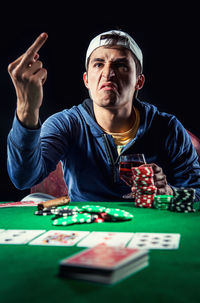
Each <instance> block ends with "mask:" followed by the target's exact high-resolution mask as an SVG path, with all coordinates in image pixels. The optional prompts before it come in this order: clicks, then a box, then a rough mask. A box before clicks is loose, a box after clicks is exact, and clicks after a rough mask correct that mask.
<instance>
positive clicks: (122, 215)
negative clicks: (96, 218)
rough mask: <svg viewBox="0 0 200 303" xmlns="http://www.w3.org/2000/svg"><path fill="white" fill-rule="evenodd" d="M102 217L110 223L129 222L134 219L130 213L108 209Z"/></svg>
mask: <svg viewBox="0 0 200 303" xmlns="http://www.w3.org/2000/svg"><path fill="white" fill-rule="evenodd" d="M102 215H103V218H104V219H106V218H107V220H109V221H110V220H111V221H127V220H131V219H132V218H133V215H132V214H131V213H130V212H128V211H125V210H122V209H116V208H106V210H105V212H104V213H103V214H102Z"/></svg>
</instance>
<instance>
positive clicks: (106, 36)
mask: <svg viewBox="0 0 200 303" xmlns="http://www.w3.org/2000/svg"><path fill="white" fill-rule="evenodd" d="M114 35H118V36H119V37H120V39H118V40H117V41H116V43H115V44H116V45H121V46H123V47H125V48H127V49H129V50H130V51H131V52H132V53H133V54H134V55H135V57H136V58H137V59H138V61H139V63H140V65H141V68H142V67H143V55H142V51H141V49H140V48H139V46H138V45H137V43H136V42H135V40H134V39H133V38H132V37H131V36H130V35H129V34H127V33H125V32H122V31H118V30H111V31H108V32H105V33H102V34H100V35H98V36H96V37H95V38H94V39H92V40H91V42H90V44H89V47H88V49H87V53H86V60H85V66H86V69H87V63H88V58H89V57H90V55H91V54H92V52H93V51H94V50H95V49H96V48H98V47H100V46H104V45H108V44H109V40H110V37H112V36H114Z"/></svg>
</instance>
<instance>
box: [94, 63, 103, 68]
mask: <svg viewBox="0 0 200 303" xmlns="http://www.w3.org/2000/svg"><path fill="white" fill-rule="evenodd" d="M102 65H103V64H102V63H100V62H96V63H95V64H94V67H101V66H102Z"/></svg>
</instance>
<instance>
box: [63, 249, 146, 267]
mask: <svg viewBox="0 0 200 303" xmlns="http://www.w3.org/2000/svg"><path fill="white" fill-rule="evenodd" d="M146 254H147V251H144V250H139V249H138V248H134V249H132V248H127V247H117V246H107V245H105V244H98V245H97V246H94V247H92V248H88V249H86V250H84V251H81V252H80V253H78V254H76V255H74V256H72V257H69V258H66V259H64V260H63V261H62V264H75V265H76V266H79V265H81V266H89V267H90V266H91V267H96V268H97V267H99V268H116V267H118V266H119V265H121V264H123V262H124V261H130V260H134V259H138V258H139V257H140V256H144V255H146Z"/></svg>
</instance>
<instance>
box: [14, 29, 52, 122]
mask: <svg viewBox="0 0 200 303" xmlns="http://www.w3.org/2000/svg"><path fill="white" fill-rule="evenodd" d="M47 38H48V35H47V34H46V33H42V34H41V35H40V36H39V37H38V38H37V39H36V40H35V41H34V43H33V44H32V45H31V46H30V47H29V48H28V49H27V51H26V52H25V53H24V54H23V55H22V56H20V57H19V58H17V59H16V60H15V61H14V62H12V63H10V64H9V66H8V72H9V74H10V77H11V79H12V81H13V84H14V86H15V90H16V94H17V116H18V119H19V120H20V121H21V122H22V123H23V124H24V125H25V126H27V127H29V128H36V127H37V125H38V120H39V109H40V106H41V105H42V99H43V84H44V83H45V81H46V78H47V70H46V69H45V68H43V64H42V62H41V61H39V60H38V58H39V55H38V51H39V50H40V48H41V47H42V46H43V44H44V43H45V41H46V40H47Z"/></svg>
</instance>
